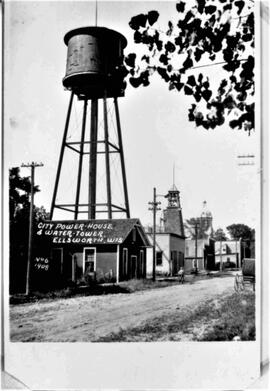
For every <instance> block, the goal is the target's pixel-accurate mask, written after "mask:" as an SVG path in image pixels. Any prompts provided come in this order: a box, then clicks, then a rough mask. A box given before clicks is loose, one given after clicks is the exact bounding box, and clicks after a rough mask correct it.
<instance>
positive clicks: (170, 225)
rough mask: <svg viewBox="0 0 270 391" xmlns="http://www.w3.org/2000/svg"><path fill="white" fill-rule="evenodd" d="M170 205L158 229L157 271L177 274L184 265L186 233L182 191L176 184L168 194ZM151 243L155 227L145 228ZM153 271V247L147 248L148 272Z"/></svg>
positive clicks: (149, 273) (164, 212)
mask: <svg viewBox="0 0 270 391" xmlns="http://www.w3.org/2000/svg"><path fill="white" fill-rule="evenodd" d="M166 198H167V199H168V205H167V207H166V209H164V211H163V219H162V223H161V225H160V226H158V227H157V229H156V273H157V274H163V275H176V274H177V272H178V271H179V269H180V267H181V266H182V267H183V266H184V254H185V233H184V224H183V216H182V208H181V204H180V192H179V190H178V189H177V188H176V186H175V185H173V186H172V188H171V189H170V190H169V191H168V194H167V195H166ZM145 230H146V233H147V237H148V240H149V242H150V244H153V227H146V228H145ZM152 273H153V249H152V248H147V274H148V275H151V274H152Z"/></svg>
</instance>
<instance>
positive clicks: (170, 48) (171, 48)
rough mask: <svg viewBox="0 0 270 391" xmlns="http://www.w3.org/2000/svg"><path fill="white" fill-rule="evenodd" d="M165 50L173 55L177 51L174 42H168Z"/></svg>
mask: <svg viewBox="0 0 270 391" xmlns="http://www.w3.org/2000/svg"><path fill="white" fill-rule="evenodd" d="M165 50H166V51H167V52H169V53H173V52H174V51H175V46H174V44H173V43H172V42H170V41H168V42H167V43H166V44H165Z"/></svg>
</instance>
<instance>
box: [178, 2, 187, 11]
mask: <svg viewBox="0 0 270 391" xmlns="http://www.w3.org/2000/svg"><path fill="white" fill-rule="evenodd" d="M185 5H186V4H185V3H184V2H183V1H180V2H179V3H177V4H176V10H177V12H184V11H185Z"/></svg>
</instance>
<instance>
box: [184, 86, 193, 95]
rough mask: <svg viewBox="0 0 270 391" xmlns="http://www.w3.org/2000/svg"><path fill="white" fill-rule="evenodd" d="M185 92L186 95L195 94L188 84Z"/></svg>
mask: <svg viewBox="0 0 270 391" xmlns="http://www.w3.org/2000/svg"><path fill="white" fill-rule="evenodd" d="M184 92H185V94H186V95H192V94H193V90H192V88H190V87H189V86H188V85H187V84H186V85H185V88H184Z"/></svg>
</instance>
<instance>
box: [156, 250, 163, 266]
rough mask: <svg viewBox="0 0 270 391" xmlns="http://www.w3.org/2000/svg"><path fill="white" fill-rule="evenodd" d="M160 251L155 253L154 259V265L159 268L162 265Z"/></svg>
mask: <svg viewBox="0 0 270 391" xmlns="http://www.w3.org/2000/svg"><path fill="white" fill-rule="evenodd" d="M162 253H163V252H162V251H157V253H156V257H157V260H156V264H157V266H161V265H162Z"/></svg>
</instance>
